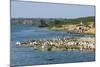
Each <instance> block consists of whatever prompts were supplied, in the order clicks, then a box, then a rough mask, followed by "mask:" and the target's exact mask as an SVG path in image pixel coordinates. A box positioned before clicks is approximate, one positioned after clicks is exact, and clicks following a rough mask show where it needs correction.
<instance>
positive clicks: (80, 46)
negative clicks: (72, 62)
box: [16, 37, 95, 52]
mask: <svg viewBox="0 0 100 67" xmlns="http://www.w3.org/2000/svg"><path fill="white" fill-rule="evenodd" d="M16 46H29V47H32V48H33V49H34V50H39V51H93V52H94V51H95V39H94V37H92V38H91V37H87V38H63V39H60V38H59V39H53V40H31V41H25V42H16Z"/></svg>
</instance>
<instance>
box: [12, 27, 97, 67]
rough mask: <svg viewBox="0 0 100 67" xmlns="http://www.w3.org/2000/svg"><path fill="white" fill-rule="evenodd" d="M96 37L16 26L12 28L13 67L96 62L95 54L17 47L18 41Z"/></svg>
mask: <svg viewBox="0 0 100 67" xmlns="http://www.w3.org/2000/svg"><path fill="white" fill-rule="evenodd" d="M81 36H94V35H86V34H70V33H66V32H63V31H51V30H48V29H47V28H38V27H33V26H28V25H14V26H12V27H11V66H23V65H37V64H52V63H70V62H84V61H94V60H95V53H94V52H79V51H74V52H71V51H70V52H68V51H60V52H57V51H52V52H48V51H45V52H41V51H36V50H34V49H33V48H31V47H26V46H20V47H18V46H16V45H15V43H16V41H28V40H32V39H53V38H58V37H59V38H63V37H81Z"/></svg>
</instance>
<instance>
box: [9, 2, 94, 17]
mask: <svg viewBox="0 0 100 67" xmlns="http://www.w3.org/2000/svg"><path fill="white" fill-rule="evenodd" d="M86 16H95V6H93V5H92V6H90V5H84V6H83V5H72V4H66V5H65V4H51V3H37V2H27V1H26V2H24V1H11V17H13V18H78V17H86Z"/></svg>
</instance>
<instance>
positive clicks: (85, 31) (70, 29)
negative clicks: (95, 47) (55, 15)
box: [48, 24, 95, 34]
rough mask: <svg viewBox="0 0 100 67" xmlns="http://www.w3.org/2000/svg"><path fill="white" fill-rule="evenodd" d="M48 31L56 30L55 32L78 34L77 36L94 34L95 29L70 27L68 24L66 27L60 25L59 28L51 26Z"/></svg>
mask: <svg viewBox="0 0 100 67" xmlns="http://www.w3.org/2000/svg"><path fill="white" fill-rule="evenodd" d="M48 28H49V29H50V30H56V31H61V30H62V31H65V32H69V33H78V34H95V28H94V27H92V26H91V27H90V26H89V25H88V26H85V25H72V24H68V25H61V26H60V27H57V26H52V27H48Z"/></svg>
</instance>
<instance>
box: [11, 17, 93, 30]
mask: <svg viewBox="0 0 100 67" xmlns="http://www.w3.org/2000/svg"><path fill="white" fill-rule="evenodd" d="M11 22H12V24H30V25H33V26H39V27H49V28H50V27H52V26H57V27H59V26H61V25H64V24H79V23H80V22H83V24H85V25H86V24H91V23H92V22H95V16H89V17H81V18H74V19H67V18H12V19H11ZM94 25H95V23H94Z"/></svg>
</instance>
